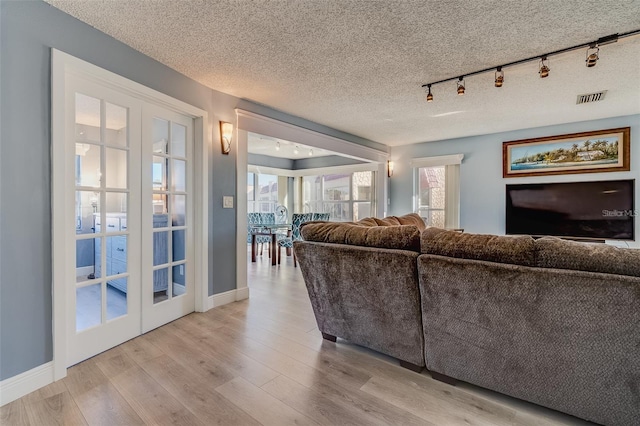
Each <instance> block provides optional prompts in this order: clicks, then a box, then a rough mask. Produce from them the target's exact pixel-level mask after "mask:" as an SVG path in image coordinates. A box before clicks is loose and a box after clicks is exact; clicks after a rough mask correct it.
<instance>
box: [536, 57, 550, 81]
mask: <svg viewBox="0 0 640 426" xmlns="http://www.w3.org/2000/svg"><path fill="white" fill-rule="evenodd" d="M548 61H549V60H548V59H547V57H546V56H543V57H542V58H540V71H538V74H540V78H546V77H549V71H551V68H549V66H548V65H547V64H548Z"/></svg>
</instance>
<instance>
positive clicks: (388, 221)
mask: <svg viewBox="0 0 640 426" xmlns="http://www.w3.org/2000/svg"><path fill="white" fill-rule="evenodd" d="M367 219H369V218H367ZM370 219H373V220H374V221H375V222H376V223H377V224H378V226H398V225H414V226H416V227H417V228H418V230H420V231H422V230H423V229H425V228H426V225H425V224H424V220H423V219H422V218H421V217H420V215H419V214H417V213H409V214H406V215H404V216H387V217H385V218H384V219H378V218H377V217H373V218H370Z"/></svg>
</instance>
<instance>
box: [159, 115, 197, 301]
mask: <svg viewBox="0 0 640 426" xmlns="http://www.w3.org/2000/svg"><path fill="white" fill-rule="evenodd" d="M187 133H188V132H187V126H185V125H182V124H179V123H175V122H173V121H171V120H166V119H165V118H160V117H154V118H153V124H152V147H153V148H152V149H153V156H152V158H153V163H152V167H151V171H150V173H151V175H152V176H151V178H152V179H151V181H152V187H153V188H152V193H153V218H152V220H153V231H152V232H153V287H152V289H153V303H154V304H158V303H161V302H165V301H170V300H172V299H173V298H176V297H180V296H182V295H183V294H185V292H186V287H185V286H186V263H187V259H186V256H185V244H186V243H187V242H186V239H185V234H186V230H187V227H188V226H189V225H190V224H189V223H188V220H187V217H188V214H190V212H189V211H188V204H187V203H188V193H187V191H188V176H189V173H190V167H191V165H190V162H189V160H188V158H187Z"/></svg>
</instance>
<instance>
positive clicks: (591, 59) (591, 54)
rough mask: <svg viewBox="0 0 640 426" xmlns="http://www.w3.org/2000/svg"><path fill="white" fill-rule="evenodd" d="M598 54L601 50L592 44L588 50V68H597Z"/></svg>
mask: <svg viewBox="0 0 640 426" xmlns="http://www.w3.org/2000/svg"><path fill="white" fill-rule="evenodd" d="M598 53H600V48H599V47H598V45H597V44H592V45H591V46H589V48H588V49H587V59H586V60H585V62H586V63H587V68H591V67H595V66H596V62H598V59H599V57H598Z"/></svg>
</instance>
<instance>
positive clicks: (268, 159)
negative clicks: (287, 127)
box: [247, 153, 293, 170]
mask: <svg viewBox="0 0 640 426" xmlns="http://www.w3.org/2000/svg"><path fill="white" fill-rule="evenodd" d="M247 163H248V164H249V165H251V166H261V167H273V168H275V169H285V170H293V160H290V159H288V158H279V157H272V156H270V155H262V154H251V153H248V154H247Z"/></svg>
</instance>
